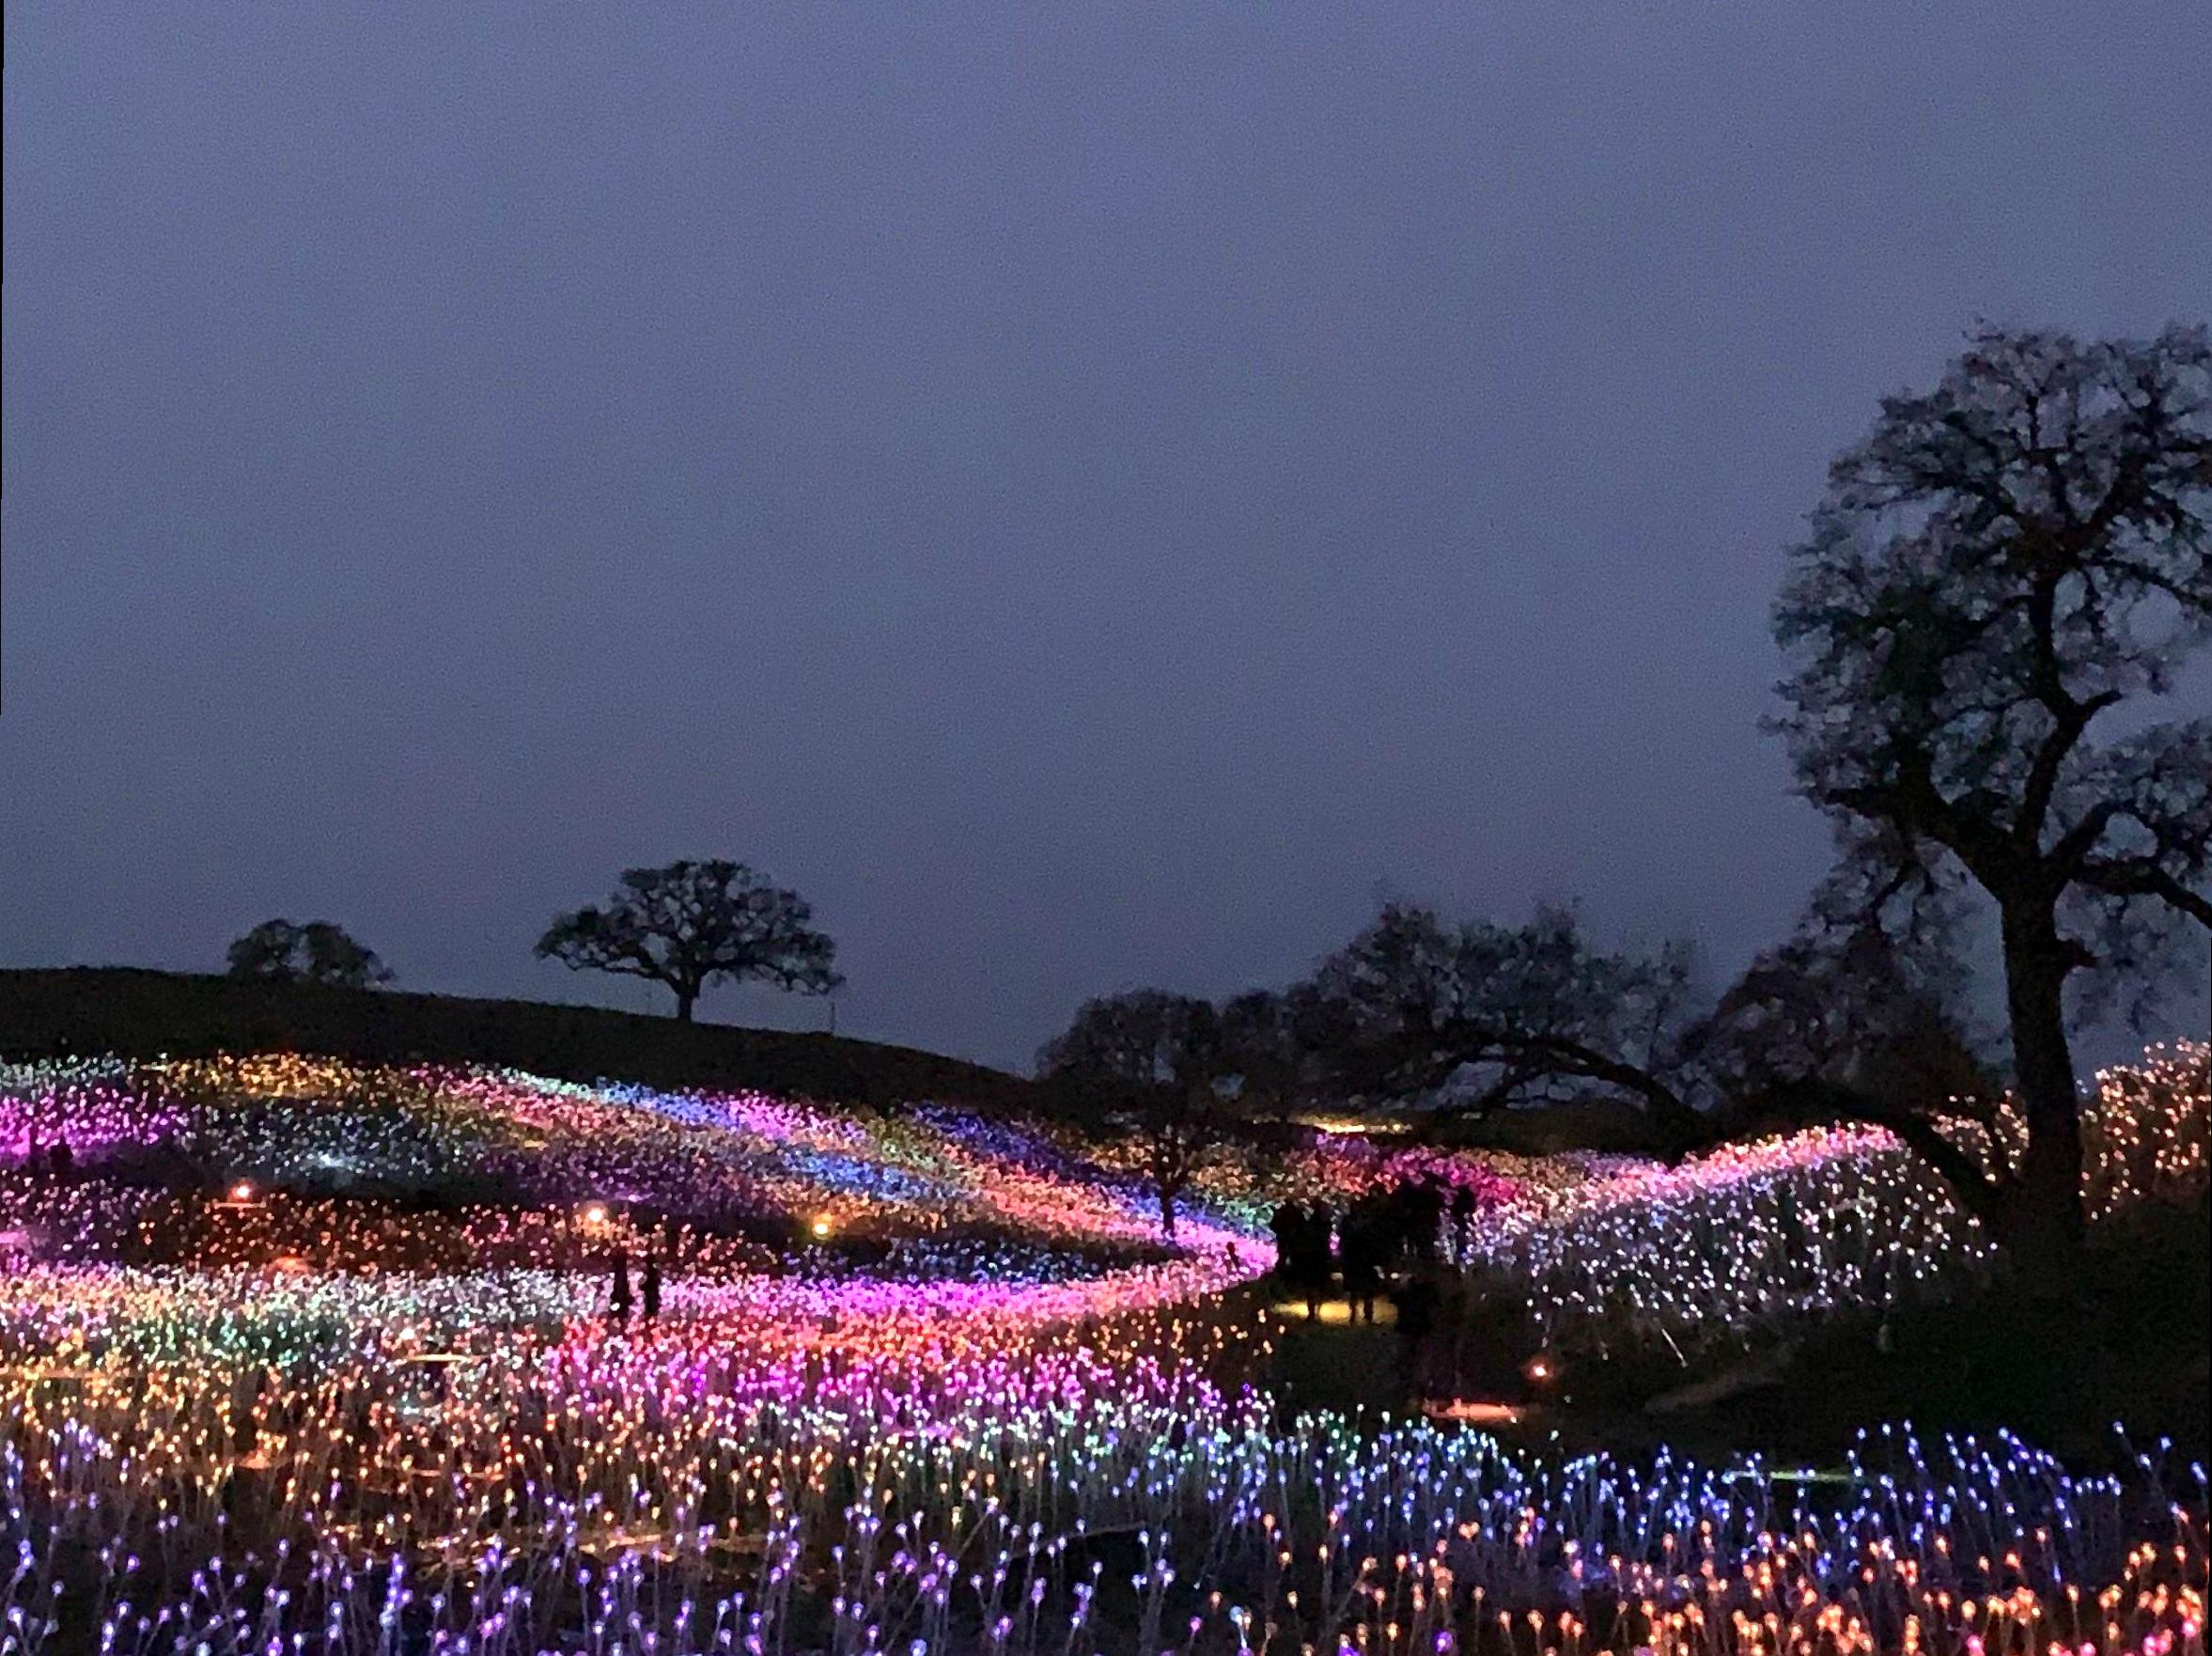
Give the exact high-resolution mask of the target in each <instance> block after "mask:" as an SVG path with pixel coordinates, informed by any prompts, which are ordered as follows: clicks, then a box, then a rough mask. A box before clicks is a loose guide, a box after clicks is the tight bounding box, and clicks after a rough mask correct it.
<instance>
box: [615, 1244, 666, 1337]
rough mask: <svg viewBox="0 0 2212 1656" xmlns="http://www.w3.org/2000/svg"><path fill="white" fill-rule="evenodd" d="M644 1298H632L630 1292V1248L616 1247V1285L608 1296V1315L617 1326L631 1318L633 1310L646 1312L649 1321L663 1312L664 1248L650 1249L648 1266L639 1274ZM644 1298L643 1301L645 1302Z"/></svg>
mask: <svg viewBox="0 0 2212 1656" xmlns="http://www.w3.org/2000/svg"><path fill="white" fill-rule="evenodd" d="M638 1292H639V1296H640V1298H632V1297H631V1291H630V1250H629V1249H628V1248H616V1249H615V1285H614V1287H613V1289H611V1290H610V1291H609V1293H608V1295H607V1316H608V1318H609V1320H612V1321H613V1322H614V1323H615V1326H616V1327H620V1326H621V1325H622V1324H624V1323H626V1322H628V1321H629V1320H630V1313H631V1310H633V1309H639V1310H642V1311H643V1312H644V1313H645V1320H646V1321H647V1322H650V1321H652V1320H654V1319H655V1318H657V1317H659V1316H660V1315H661V1251H660V1250H659V1249H658V1248H649V1249H647V1250H646V1263H645V1269H644V1271H643V1272H641V1273H639V1276H638ZM641 1301H642V1303H641Z"/></svg>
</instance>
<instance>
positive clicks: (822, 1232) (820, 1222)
mask: <svg viewBox="0 0 2212 1656" xmlns="http://www.w3.org/2000/svg"><path fill="white" fill-rule="evenodd" d="M831 1228H832V1227H831V1225H830V1221H829V1219H828V1218H827V1217H826V1216H823V1215H817V1216H816V1218H815V1221H814V1223H813V1224H812V1225H810V1226H807V1229H809V1230H811V1231H812V1232H813V1233H814V1239H815V1241H817V1242H826V1241H828V1240H829V1236H830V1231H831Z"/></svg>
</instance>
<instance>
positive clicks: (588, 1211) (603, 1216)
mask: <svg viewBox="0 0 2212 1656" xmlns="http://www.w3.org/2000/svg"><path fill="white" fill-rule="evenodd" d="M606 1222H607V1204H606V1203H604V1202H593V1203H590V1204H589V1205H588V1206H586V1207H585V1208H584V1224H586V1225H604V1224H605V1223H606Z"/></svg>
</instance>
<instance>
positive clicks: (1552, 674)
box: [0, 0, 2212, 1067]
mask: <svg viewBox="0 0 2212 1656" xmlns="http://www.w3.org/2000/svg"><path fill="white" fill-rule="evenodd" d="M2092 18H2094V20H2095V25H2096V26H2095V27H2094V28H2093V27H2089V26H2085V25H2086V23H2087V22H2088V20H2090V19H2092ZM2208 76H2212V11H2208V10H2207V8H2204V6H2202V5H2199V4H2186V3H2169V4H2161V5H2157V6H2145V7H2134V6H2126V5H2119V6H2112V7H2104V8H2090V9H2084V8H2081V7H2080V6H2078V5H2058V4H2034V5H2022V6H2014V7H2005V8H1995V7H1968V6H1955V5H1938V6H1929V5H1925V4H1916V5H1912V6H1898V7H1877V6H1869V5H1852V6H1835V5H1824V6H1786V7H1784V6H1762V7H1738V8H1706V7H1689V8H1686V7H1677V6H1631V5H1626V4H1612V5H1597V6H1576V5H1561V4H1558V3H1557V0H1550V3H1547V4H1544V5H1540V6H1512V7H1501V6H1496V5H1453V6H1442V7H1434V8H1431V7H1426V6H1414V5H1390V6H1381V7H1373V8H1357V9H1356V10H1355V9H1354V8H1337V7H1330V8H1309V7H1302V6H1266V7H1260V6H1239V7H1207V6H1199V5H1193V4H1176V5H1123V4H1105V5H1096V4H1084V5H1075V6H1062V7H1036V6H1020V7H1008V8H1004V9H1001V8H989V7H985V6H982V5H975V4H963V5H958V6H949V7H914V8H893V7H890V6H863V7H843V6H835V5H826V4H807V5H804V6H800V7H793V8H784V7H774V6H763V5H752V4H743V5H732V4H727V3H726V0H725V3H718V4H714V5H710V6H704V7H699V8H678V7H675V6H660V5H656V6H649V7H638V8H609V7H566V8H545V7H535V6H531V7H525V6H514V7H507V8H499V9H498V10H496V11H495V12H494V11H489V10H487V9H486V8H479V7H475V6H430V7H417V8H393V9H386V8H370V7H361V6H350V5H345V6H309V7H266V6H258V5H247V4H243V3H235V0H234V3H233V4H229V5H224V6H206V7H195V8H172V7H168V6H162V5H153V4H144V5H140V4H125V5H114V6H106V7H100V8H82V7H74V6H70V7H64V6H58V5H48V4H40V3H39V0H26V3H24V4H11V5H10V6H9V7H8V14H7V39H6V133H5V139H6V159H5V185H6V217H5V223H6V232H5V235H6V240H5V258H6V277H7V279H6V283H5V330H6V337H5V353H4V362H5V445H4V453H5V476H4V487H5V523H4V527H5V537H6V541H5V560H6V561H5V573H4V586H0V608H4V622H0V625H4V633H0V645H4V655H0V694H4V711H0V784H4V786H5V809H4V810H0V964H9V965H44V964H62V963H95V962H110V961H115V962H126V963H133V964H143V965H158V966H167V967H177V968H190V969H195V970H215V969H219V968H220V965H221V962H222V958H223V950H224V945H225V944H226V941H227V940H228V939H229V938H230V937H232V936H233V935H235V934H236V933H237V932H239V931H241V930H243V929H244V928H246V927H247V926H249V925H251V924H252V923H254V922H255V921H257V920H260V919H262V918H264V917H267V916H269V915H272V914H285V915H290V916H292V917H295V918H303V919H304V918H312V917H328V918H331V919H335V920H337V921H340V922H341V923H343V924H345V925H346V926H348V927H349V928H350V929H352V930H354V931H356V932H357V933H358V934H359V935H360V936H361V937H362V938H363V939H364V940H366V942H368V943H369V944H371V945H374V946H375V947H376V948H377V949H379V950H380V951H381V952H382V954H383V955H384V957H385V959H386V960H387V961H389V962H390V964H391V965H392V966H393V967H394V968H395V969H396V971H397V974H398V976H399V982H400V986H401V987H405V988H413V989H423V990H435V991H444V992H456V993H474V994H516V995H525V996H533V997H539V998H571V999H601V1000H606V1001H608V1002H610V1003H611V1004H615V1005H621V1006H627V1007H631V1008H655V1009H662V1010H664V1009H666V1008H667V1007H668V1005H669V1001H668V997H667V996H666V994H665V993H664V992H661V991H658V990H649V989H647V988H646V987H645V986H643V985H640V984H637V983H634V982H631V981H629V980H608V979H596V978H592V977H588V976H577V975H572V974H570V973H569V972H567V971H565V970H564V969H562V968H561V967H559V966H557V965H553V964H550V963H543V962H539V961H534V960H533V959H532V958H531V955H530V945H531V944H532V942H533V941H534V940H535V939H536V937H537V934H538V932H539V930H541V929H542V928H543V926H544V924H545V922H546V921H547V919H548V918H549V917H550V916H551V915H552V914H553V913H554V912H555V911H556V910H559V909H563V908H568V907H572V906H574V905H576V904H578V903H581V902H584V901H587V900H591V899H593V898H598V897H600V896H602V895H603V894H604V893H605V892H606V890H607V889H608V887H609V886H610V885H611V884H612V883H613V880H614V877H615V873H616V871H617V870H618V869H620V868H621V867H624V866H626V865H631V864H638V863H648V862H661V861H665V860H667V859H669V858H672V857H677V856H683V855H694V856H716V855H726V856H731V857H736V858H739V859H741V860H744V861H748V862H751V863H754V864H755V865H756V866H757V867H761V868H763V869H765V870H766V871H768V872H769V873H770V874H771V875H772V876H773V877H774V878H775V879H776V880H778V881H779V882H781V883H787V884H791V885H794V886H796V887H798V888H799V889H800V890H801V891H802V892H803V893H805V894H806V895H807V896H808V897H809V898H812V899H813V900H814V902H815V904H816V908H817V911H818V917H819V918H820V920H821V921H822V922H823V923H824V925H825V926H826V927H827V928H828V929H829V930H831V931H832V932H833V934H834V936H835V937H836V939H837V941H838V944H839V945H840V964H841V966H842V967H843V969H844V970H845V972H846V973H847V975H848V976H849V980H850V982H849V988H848V989H847V991H846V992H844V994H843V995H842V996H841V998H840V1004H839V1012H838V1019H839V1026H840V1028H841V1030H843V1031H845V1032H848V1033H852V1034H861V1035H867V1036H872V1037H877V1038H880V1039H890V1040H897V1041H903V1042H909V1043H912V1044H915V1045H920V1046H926V1047H930V1048H934V1049H937V1050H940V1051H945V1052H951V1053H956V1054H959V1055H966V1056H972V1057H976V1058H980V1059H984V1060H988V1061H991V1062H997V1063H1004V1064H1011V1065H1015V1066H1023V1067H1025V1066H1026V1065H1027V1063H1028V1062H1029V1059H1030V1057H1031V1055H1032V1054H1033V1053H1034V1051H1035V1049H1036V1044H1037V1042H1038V1041H1039V1040H1040V1039H1043V1038H1045V1037H1046V1036H1048V1035H1049V1034H1051V1032H1052V1031H1053V1030H1054V1029H1055V1028H1057V1027H1058V1026H1059V1025H1060V1024H1062V1023H1065V1021H1066V1020H1067V1016H1068V1014H1069V1013H1070V1012H1071V1011H1072V1010H1073V1008H1075V1006H1076V1004H1077V1003H1078V1002H1079V1001H1081V1000H1082V999H1083V997H1084V996H1085V995H1088V994H1091V993H1095V992H1100V991H1105V990H1110V989H1114V988H1117V987H1126V986H1130V985H1134V984H1139V983H1158V984H1161V985H1165V986H1168V987H1173V988H1177V989H1184V990H1189V991H1192V992H1206V993H1220V992H1228V991H1233V990H1236V989H1239V988H1243V987H1246V986H1249V985H1253V984H1257V983H1270V982H1279V981H1282V980H1284V979H1285V978H1287V977H1289V976H1293V975H1295V974H1297V973H1299V972H1301V971H1302V970H1303V969H1304V968H1305V967H1306V966H1308V965H1309V964H1310V963H1311V962H1312V961H1313V960H1314V959H1315V958H1316V956H1318V955H1319V954H1321V953H1322V952H1323V951H1325V950H1327V949H1328V948H1330V947H1331V946H1332V945H1335V944H1337V943H1340V942H1342V941H1343V940H1344V939H1345V938H1347V936H1348V935H1349V934H1350V933H1351V932H1352V931H1353V930H1356V929H1357V928H1358V927H1359V926H1360V925H1361V924H1362V923H1363V921H1364V920H1365V919H1366V918H1367V917H1368V915H1369V914H1370V913H1371V912H1372V909H1373V906H1374V903H1375V901H1376V898H1377V897H1378V895H1379V894H1380V893H1383V892H1389V893H1394V894H1398V895H1404V896H1410V897H1418V898H1431V899H1434V900H1436V901H1437V902H1439V903H1441V904H1442V905H1444V906H1445V907H1447V908H1449V909H1451V910H1453V911H1455V912H1457V913H1465V914H1490V915H1493V916H1495V917H1497V918H1500V919H1513V918H1518V917H1520V916H1522V915H1524V914H1526V912H1527V910H1528V908H1529V906H1530V905H1531V903H1532V902H1534V901H1535V900H1536V899H1539V898H1556V897H1576V898H1581V901H1582V903H1583V905H1584V908H1585V911H1586V913H1587V914H1588V915H1589V916H1590V918H1591V920H1592V922H1593V924H1594V926H1595V928H1596V930H1597V931H1598V932H1599V934H1600V935H1601V936H1603V937H1606V938H1608V939H1612V940H1619V941H1636V940H1644V941H1649V940H1655V939H1657V938H1658V937H1659V936H1660V935H1662V934H1666V933H1675V932H1688V933H1690V934H1691V935H1694V936H1695V937H1696V938H1697V939H1698V940H1699V941H1700V942H1701V944H1702V945H1704V948H1705V950H1706V957H1707V960H1708V961H1709V969H1710V971H1711V973H1712V975H1713V976H1715V977H1716V978H1719V977H1721V976H1725V975H1727V974H1728V973H1730V972H1732V971H1734V970H1735V969H1736V968H1737V967H1740V966H1741V964H1742V963H1743V962H1744V961H1745V960H1746V959H1747V958H1748V957H1749V956H1750V954H1751V953H1752V951H1753V950H1754V949H1756V948H1757V947H1759V946H1761V945H1764V944H1767V943H1769V942H1772V941H1774V940H1775V939H1777V938H1778V937H1779V936H1780V935H1781V934H1782V933H1783V932H1784V930H1786V929H1787V928H1788V926H1789V925H1790V923H1791V921H1792V919H1793V917H1794V916H1795V914H1796V913H1797V911H1798V909H1799V905H1800V903H1801V902H1802V900H1803V898H1804V897H1805V895H1806V892H1807V891H1808V889H1809V887H1810V886H1811V885H1812V884H1813V883H1814V882H1815V879H1816V878H1817V877H1818V876H1819V874H1820V873H1821V871H1822V869H1823V868H1824V867H1825V866H1826V863H1827V860H1828V836H1827V830H1826V828H1825V826H1824V825H1823V824H1822V822H1821V821H1820V820H1819V819H1818V818H1817V817H1816V816H1815V814H1814V813H1813V812H1812V811H1811V809H1810V808H1809V807H1807V806H1805V805H1802V804H1800V803H1799V802H1798V801H1796V800H1795V799H1794V798H1792V796H1791V794H1790V789H1789V776H1788V768H1787V762H1786V758H1785V755H1784V751H1783V748H1782V746H1781V744H1780V742H1778V741H1777V740H1776V739H1774V738H1772V737H1769V736H1768V735H1765V734H1763V733H1762V732H1761V731H1760V729H1759V727H1758V721H1759V718H1760V715H1761V714H1762V712H1763V711H1766V710H1767V709H1768V705H1769V699H1770V687H1771V685H1772V683H1773V681H1774V680H1775V679H1776V678H1777V677H1778V675H1779V672H1780V667H1781V664H1780V661H1779V658H1778V656H1777V654H1776V652H1775V650H1774V648H1773V646H1772V644H1771V642H1770V640H1769V638H1768V604H1769V601H1770V600H1771V598H1772V595H1773V592H1774V589H1775V586H1776V584H1777V582H1778V580H1779V577H1780V574H1781V570H1782V567H1783V560H1784V550H1785V548H1786V547H1787V546H1788V544H1789V543H1790V541H1791V539H1792V538H1793V536H1794V535H1795V534H1796V533H1797V532H1798V529H1799V524H1800V523H1801V520H1802V516H1803V514H1804V512H1805V511H1806V510H1807V508H1810V507H1811V506H1812V505H1813V504H1814V503H1815V500H1816V499H1817V497H1818V494H1819V492H1820V489H1821V484H1822V476H1823V469H1824V467H1825V465H1826V463H1827V461H1828V459H1829V457H1830V455H1831V454H1832V452H1833V451H1834V450H1835V449H1836V448H1837V447H1839V446H1840V445H1843V444H1845V443H1846V442H1848V441H1850V440H1851V439H1853V438H1854V437H1856V436H1857V435H1859V434H1860V433H1861V432H1862V431H1863V430H1864V429H1865V428H1866V426H1867V425H1868V423H1869V421H1870V420H1871V418H1872V416H1873V414H1874V413H1875V408H1876V400H1877V398H1878V397H1879V396H1880V394H1882V393H1883V392H1885V391H1889V390H1893V389H1898V388H1902V387H1905V386H1907V385H1912V384H1923V383H1927V382H1929V381H1931V380H1932V379H1934V378H1935V377H1936V375H1937V374H1938V373H1939V371H1940V368H1941V367H1942V364H1943V362H1944V360H1945V359H1946V358H1947V357H1948V356H1949V355H1950V354H1951V353H1952V352H1954V351H1955V349H1956V347H1957V345H1958V343H1959V339H1960V336H1961V334H1962V332H1963V331H1964V330H1965V329H1966V328H1967V327H1968V326H1969V325H1970V324H1971V323H1972V322H1973V321H1974V320H1975V319H1976V318H1978V317H1986V318H1989V319H1992V320H2000V321H2008V322H2030V323H2051V324H2058V325H2063V326H2066V327H2070V328H2073V329H2076V330H2078V331H2080V332H2083V333H2098V334H2101V333H2116V332H2125V333H2148V332H2151V331H2153V330H2155V329H2156V328H2157V327H2158V326H2159V325H2160V324H2161V323H2163V322H2165V321H2167V320H2205V319H2206V318H2207V317H2212V117H2208V114H2207V102H2206V94H2205V86H2206V81H2207V78H2208ZM2195 1005H2196V1006H2197V1008H2200V1009H2201V1006H2202V1003H2201V1001H2199V1002H2197V1003H2195ZM822 1015H823V1008H822V1007H821V1006H820V1004H819V1003H818V1002H808V1001H784V1000H782V999H780V998H779V997H776V996H773V995H771V994H766V993H758V992H753V993H745V994H739V993H735V992H730V991H727V990H724V991H719V992H715V993H713V994H711V995H710V996H709V999H708V1000H707V1002H706V1003H705V1004H704V1005H703V1007H702V1016H705V1017H708V1018H712V1019H719V1020H730V1021H738V1020H743V1021H757V1022H769V1023H790V1024H793V1025H795V1026H801V1027H818V1026H819V1025H820V1023H821V1020H822Z"/></svg>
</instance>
